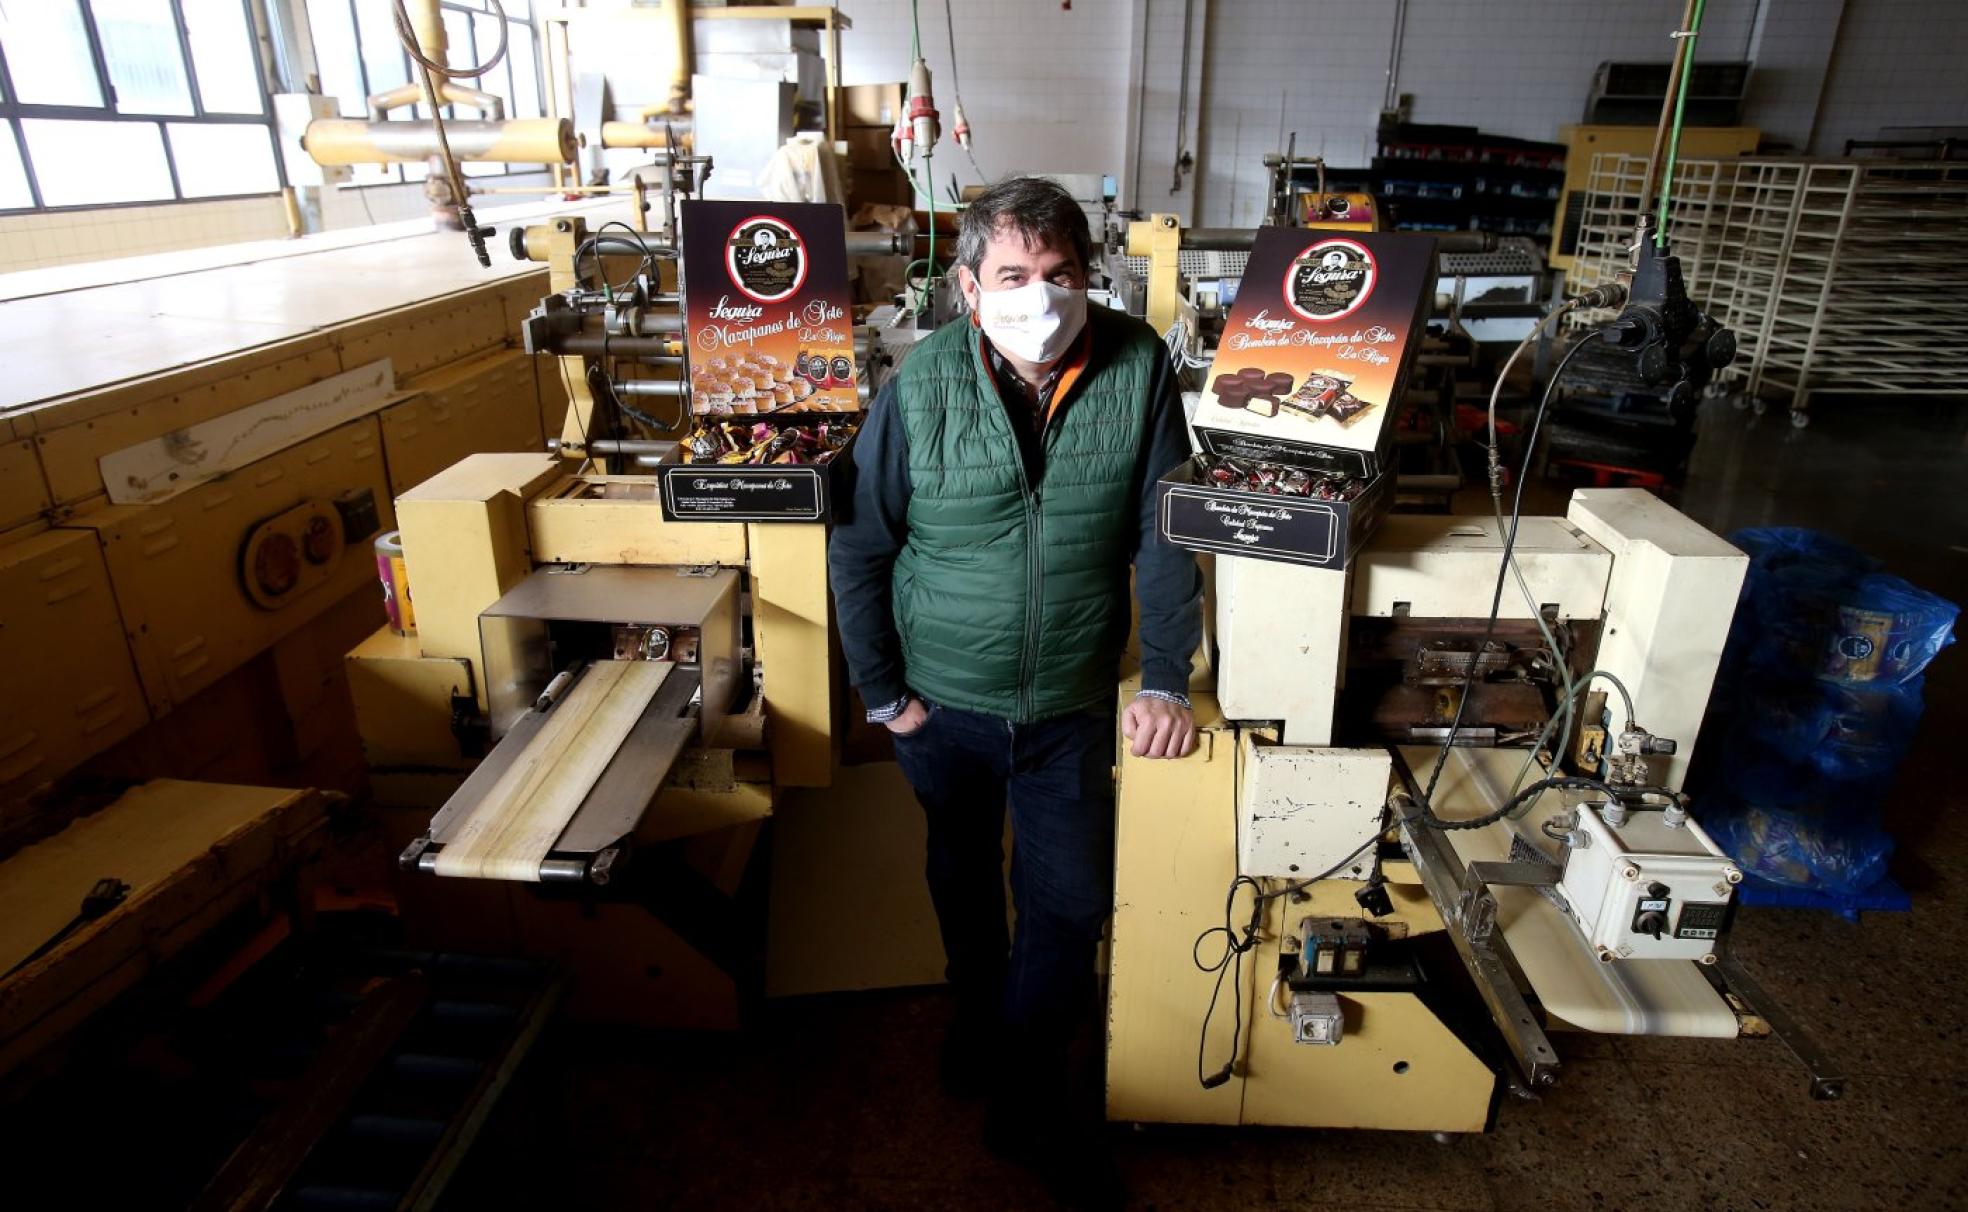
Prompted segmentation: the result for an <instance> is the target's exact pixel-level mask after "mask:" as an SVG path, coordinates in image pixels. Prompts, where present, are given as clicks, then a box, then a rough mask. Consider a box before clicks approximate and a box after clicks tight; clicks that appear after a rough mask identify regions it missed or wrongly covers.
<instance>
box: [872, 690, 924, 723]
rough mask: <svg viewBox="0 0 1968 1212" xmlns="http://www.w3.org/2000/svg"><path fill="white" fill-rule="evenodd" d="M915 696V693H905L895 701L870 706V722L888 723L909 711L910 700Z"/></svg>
mask: <svg viewBox="0 0 1968 1212" xmlns="http://www.w3.org/2000/svg"><path fill="white" fill-rule="evenodd" d="M914 697H915V696H914V695H910V694H905V695H903V696H902V697H901V698H899V699H897V700H895V701H894V702H893V703H883V704H882V705H881V706H879V707H870V708H868V722H869V723H870V724H886V723H888V722H889V721H890V720H892V719H894V718H895V717H897V716H899V715H901V714H902V713H903V712H905V711H907V710H908V709H909V700H910V699H912V698H914Z"/></svg>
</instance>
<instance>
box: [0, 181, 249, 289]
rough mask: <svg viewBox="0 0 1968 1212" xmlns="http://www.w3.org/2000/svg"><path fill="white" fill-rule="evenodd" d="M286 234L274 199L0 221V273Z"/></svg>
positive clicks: (112, 209)
mask: <svg viewBox="0 0 1968 1212" xmlns="http://www.w3.org/2000/svg"><path fill="white" fill-rule="evenodd" d="M286 234H287V219H286V215H285V212H283V211H282V210H281V206H280V199H279V198H278V197H271V196H269V197H258V198H234V199H229V200H226V201H223V202H180V203H175V204H172V205H168V206H121V207H110V208H106V209H102V210H70V211H52V212H48V213H45V214H22V215H5V216H0V273H8V272H12V271H14V270H20V269H43V268H46V267H48V266H51V265H71V264H74V263H75V262H78V261H100V260H103V259H104V258H107V257H134V256H139V255H142V254H144V253H156V252H172V251H175V250H177V249H181V248H199V247H203V246H204V245H207V244H230V243H234V242H237V241H243V240H270V239H274V238H276V237H279V236H284V235H286Z"/></svg>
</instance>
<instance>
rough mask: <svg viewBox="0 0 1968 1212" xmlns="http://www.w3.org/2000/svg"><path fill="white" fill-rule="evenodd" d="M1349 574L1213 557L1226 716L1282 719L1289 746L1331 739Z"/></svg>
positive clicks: (1220, 678) (1326, 742)
mask: <svg viewBox="0 0 1968 1212" xmlns="http://www.w3.org/2000/svg"><path fill="white" fill-rule="evenodd" d="M1351 575H1352V574H1351V573H1350V572H1340V571H1332V570H1328V569H1323V568H1300V567H1298V566H1296V565H1293V564H1282V563H1277V562H1274V561H1271V560H1251V559H1244V558H1242V557H1239V556H1218V557H1217V559H1216V635H1217V652H1218V661H1219V666H1218V674H1217V694H1218V696H1219V697H1220V698H1221V699H1222V702H1223V714H1224V715H1225V716H1226V717H1228V718H1230V719H1233V720H1282V721H1283V722H1284V734H1283V740H1284V742H1285V743H1286V744H1288V745H1330V744H1332V742H1333V710H1334V707H1335V705H1336V700H1337V696H1338V694H1339V687H1340V682H1341V677H1342V673H1343V671H1344V670H1345V668H1346V638H1345V637H1346V604H1347V599H1348V593H1347V584H1348V580H1349V578H1350V577H1351Z"/></svg>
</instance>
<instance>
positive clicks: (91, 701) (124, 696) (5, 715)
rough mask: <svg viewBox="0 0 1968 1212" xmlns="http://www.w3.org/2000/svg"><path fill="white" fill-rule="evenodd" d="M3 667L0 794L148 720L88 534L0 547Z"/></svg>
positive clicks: (66, 765) (41, 778)
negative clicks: (5, 683) (5, 673)
mask: <svg viewBox="0 0 1968 1212" xmlns="http://www.w3.org/2000/svg"><path fill="white" fill-rule="evenodd" d="M0 667H4V668H5V669H6V671H7V686H8V689H9V693H8V694H6V695H5V696H4V697H0V803H5V802H11V801H14V800H18V799H20V798H21V797H22V796H24V795H26V794H27V793H28V792H30V791H32V790H33V789H34V788H36V787H37V786H39V785H41V784H42V783H44V782H46V781H48V780H49V779H53V778H56V777H58V776H59V775H61V774H63V773H65V772H67V771H69V770H71V769H73V768H74V767H75V766H77V765H78V764H80V763H81V762H82V761H84V760H85V759H87V758H88V757H90V756H91V755H93V754H96V753H100V752H101V751H102V750H104V749H107V748H109V747H110V746H111V745H113V744H115V743H116V742H117V741H120V740H122V739H123V738H124V737H127V736H129V735H130V734H131V733H133V732H135V731H136V730H137V729H139V728H141V727H143V726H144V725H145V724H147V723H149V722H150V713H149V711H147V710H146V709H145V707H144V698H143V688H142V687H141V686H140V685H139V684H138V682H137V671H136V666H135V665H134V664H133V663H132V662H131V659H130V646H129V643H128V641H127V640H125V639H124V636H123V624H122V622H121V620H120V619H119V618H118V616H117V613H116V597H115V595H114V594H113V593H111V592H110V583H109V568H108V566H107V565H106V564H105V563H104V561H103V553H102V550H101V549H100V548H99V547H98V546H97V545H96V537H95V536H94V535H93V534H88V533H86V532H82V531H75V530H51V531H47V532H45V533H43V534H38V535H35V536H33V537H31V538H28V539H24V540H22V541H20V542H17V543H10V544H8V545H6V546H4V547H0ZM0 813H4V809H0Z"/></svg>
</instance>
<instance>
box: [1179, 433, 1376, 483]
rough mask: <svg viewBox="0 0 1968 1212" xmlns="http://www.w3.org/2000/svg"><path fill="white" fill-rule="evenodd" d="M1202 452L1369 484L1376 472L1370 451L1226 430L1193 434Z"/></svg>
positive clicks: (1222, 457)
mask: <svg viewBox="0 0 1968 1212" xmlns="http://www.w3.org/2000/svg"><path fill="white" fill-rule="evenodd" d="M1196 437H1197V439H1198V440H1199V441H1200V442H1201V443H1202V446H1203V449H1204V450H1205V451H1207V452H1208V453H1210V454H1213V455H1215V456H1216V457H1218V458H1220V459H1246V460H1249V461H1251V462H1255V463H1283V464H1285V465H1286V466H1288V467H1303V468H1305V469H1306V470H1307V471H1330V472H1338V473H1341V474H1343V475H1349V476H1354V477H1356V478H1358V479H1362V480H1370V479H1372V478H1373V477H1374V475H1375V473H1376V472H1377V471H1378V470H1379V466H1378V460H1377V459H1376V458H1375V457H1374V452H1373V451H1371V450H1341V449H1337V448H1335V447H1331V446H1312V445H1308V444H1306V443H1302V442H1282V441H1276V440H1273V439H1270V438H1260V437H1256V436H1253V435H1251V434H1242V433H1234V432H1232V431H1230V430H1225V429H1202V428H1200V427H1199V428H1198V429H1197V430H1196Z"/></svg>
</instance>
